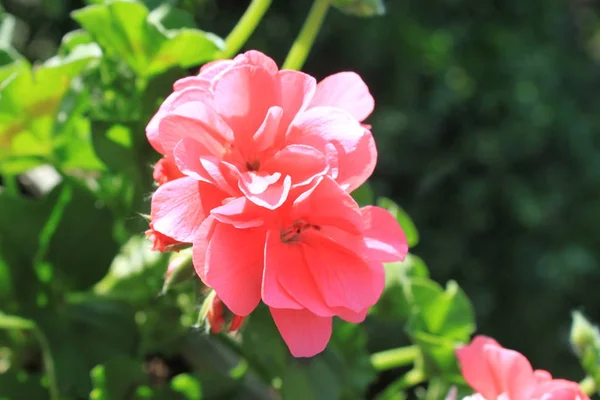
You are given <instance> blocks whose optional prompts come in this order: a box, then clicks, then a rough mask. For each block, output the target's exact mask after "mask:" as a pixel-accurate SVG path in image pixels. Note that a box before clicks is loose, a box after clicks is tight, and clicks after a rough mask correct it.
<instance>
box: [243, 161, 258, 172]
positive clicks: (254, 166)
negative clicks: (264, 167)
mask: <svg viewBox="0 0 600 400" xmlns="http://www.w3.org/2000/svg"><path fill="white" fill-rule="evenodd" d="M259 169H260V161H259V160H254V161H246V170H248V171H258V170H259Z"/></svg>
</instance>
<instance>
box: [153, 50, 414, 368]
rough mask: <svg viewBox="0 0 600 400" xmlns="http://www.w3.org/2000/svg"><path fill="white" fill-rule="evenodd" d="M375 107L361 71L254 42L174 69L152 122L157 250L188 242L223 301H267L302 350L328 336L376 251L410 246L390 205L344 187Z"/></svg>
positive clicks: (366, 282)
mask: <svg viewBox="0 0 600 400" xmlns="http://www.w3.org/2000/svg"><path fill="white" fill-rule="evenodd" d="M373 105H374V102H373V98H372V96H371V95H370V93H369V91H368V88H367V86H366V85H365V83H364V82H363V81H362V80H361V79H360V77H359V76H358V75H356V74H355V73H351V72H342V73H338V74H335V75H332V76H329V77H328V78H326V79H324V80H323V81H321V82H319V83H318V84H317V82H316V81H315V79H314V78H313V77H311V76H309V75H307V74H305V73H302V72H298V71H290V70H279V69H278V67H277V65H276V64H275V62H274V61H273V60H272V59H270V58H269V57H267V56H266V55H264V54H262V53H260V52H258V51H249V52H247V53H244V54H241V55H239V56H237V57H236V58H234V59H233V60H222V61H216V62H213V63H210V64H207V65H205V66H204V67H202V69H201V70H200V73H199V74H198V75H197V76H193V77H188V78H184V79H181V80H179V81H177V82H176V83H175V84H174V93H172V94H171V95H170V96H169V97H168V98H167V99H166V100H165V101H164V103H163V104H162V106H161V107H160V109H159V110H158V112H157V113H156V115H155V116H154V117H153V119H152V120H151V121H150V123H149V124H148V127H147V131H146V133H147V137H148V140H149V141H150V143H151V145H152V146H153V147H154V148H155V149H156V150H157V151H158V152H159V153H161V154H162V155H163V158H162V159H161V160H160V161H159V162H158V163H157V164H156V167H155V170H154V178H155V180H156V181H157V183H158V184H159V187H158V189H157V191H156V192H155V193H154V195H153V197H152V210H151V221H152V222H151V229H150V231H149V232H148V236H149V237H151V238H152V239H153V240H154V242H155V243H154V247H155V249H157V250H165V249H169V248H173V247H175V248H177V246H178V245H184V244H192V246H193V262H194V268H195V270H196V272H197V274H198V276H199V277H200V279H201V280H202V281H203V282H204V283H205V284H206V285H207V286H209V287H211V288H212V289H213V290H214V291H215V292H216V295H217V296H218V298H219V299H220V300H221V301H222V302H223V303H224V305H225V306H226V307H227V308H228V309H229V310H231V311H232V312H233V313H234V314H236V315H238V316H242V317H244V316H246V315H248V314H250V313H251V312H252V311H253V310H254V309H255V307H256V306H257V305H258V304H259V302H260V301H261V300H262V301H263V302H264V303H265V304H266V305H267V306H268V307H269V309H270V312H271V315H272V316H273V319H274V321H275V323H276V325H277V327H278V329H279V331H280V333H281V335H282V337H283V339H284V340H285V342H286V343H287V345H288V347H289V348H290V351H291V352H292V354H293V355H295V356H297V357H308V356H312V355H315V354H317V353H319V352H321V351H322V350H323V349H324V348H325V346H326V345H327V342H328V341H329V338H330V335H331V326H332V317H334V316H337V317H339V318H342V319H344V320H346V321H350V322H360V321H362V320H363V319H364V318H365V316H366V313H367V311H368V309H369V307H370V306H372V305H373V304H375V302H376V301H377V300H378V298H379V296H380V295H381V293H382V291H383V286H384V269H383V265H382V263H383V262H395V261H400V260H403V259H404V257H405V255H406V253H407V250H408V248H407V244H406V239H405V236H404V233H403V232H402V230H401V228H400V226H399V225H398V224H397V222H396V220H395V219H394V218H393V217H392V215H391V214H390V213H389V212H387V211H386V210H384V209H382V208H379V207H373V206H368V207H363V208H359V206H358V205H357V203H356V202H355V201H354V200H353V199H352V197H351V196H350V193H351V192H352V191H353V190H354V189H356V188H358V187H359V186H360V185H361V184H363V183H364V182H365V180H366V179H367V178H368V177H369V176H370V175H371V173H372V172H373V169H374V167H375V163H376V159H377V151H376V148H375V143H374V140H373V137H372V135H371V132H370V127H369V126H368V125H365V124H363V123H362V122H363V121H364V120H365V118H367V117H368V116H369V115H370V113H371V112H372V110H373Z"/></svg>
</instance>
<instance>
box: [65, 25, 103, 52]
mask: <svg viewBox="0 0 600 400" xmlns="http://www.w3.org/2000/svg"><path fill="white" fill-rule="evenodd" d="M93 42H94V40H93V39H92V37H91V36H90V34H89V33H87V32H86V31H84V30H83V29H77V30H74V31H71V32H69V33H67V34H66V35H65V36H63V38H62V40H61V42H60V48H59V49H58V52H59V54H61V55H67V54H69V53H71V52H72V51H73V50H74V49H75V48H76V47H77V46H80V45H86V44H91V43H93Z"/></svg>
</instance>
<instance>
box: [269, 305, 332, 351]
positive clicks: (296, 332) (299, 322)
mask: <svg viewBox="0 0 600 400" xmlns="http://www.w3.org/2000/svg"><path fill="white" fill-rule="evenodd" d="M270 310H271V315H272V316H273V320H274V321H275V325H277V329H279V333H281V337H283V340H284V341H285V343H286V344H287V345H288V348H289V349H290V352H291V353H292V355H293V356H294V357H312V356H314V355H316V354H318V353H320V352H322V351H323V350H325V348H326V347H327V343H328V342H329V339H330V338H331V327H332V320H331V317H319V316H317V315H315V314H313V313H311V312H310V311H308V310H286V309H278V308H271V309H270Z"/></svg>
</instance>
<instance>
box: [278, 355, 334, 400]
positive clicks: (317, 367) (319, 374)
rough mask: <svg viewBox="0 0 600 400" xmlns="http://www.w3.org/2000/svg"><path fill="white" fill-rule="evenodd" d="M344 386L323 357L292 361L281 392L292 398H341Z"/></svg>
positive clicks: (322, 399)
mask: <svg viewBox="0 0 600 400" xmlns="http://www.w3.org/2000/svg"><path fill="white" fill-rule="evenodd" d="M341 391H342V386H341V384H340V382H339V380H338V378H337V377H336V375H335V372H334V371H332V370H331V368H330V367H329V366H328V365H327V363H326V362H325V361H324V360H323V359H322V358H321V357H316V358H313V359H312V360H309V361H299V360H298V361H292V362H291V363H290V364H289V365H288V366H287V368H286V369H285V372H284V374H283V386H282V388H281V393H282V396H283V398H285V399H291V400H305V399H306V400H326V399H339V398H340V395H341Z"/></svg>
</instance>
